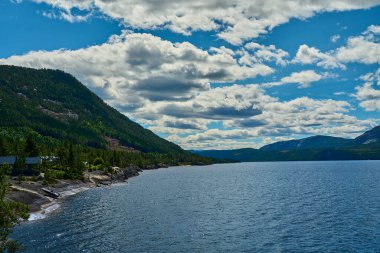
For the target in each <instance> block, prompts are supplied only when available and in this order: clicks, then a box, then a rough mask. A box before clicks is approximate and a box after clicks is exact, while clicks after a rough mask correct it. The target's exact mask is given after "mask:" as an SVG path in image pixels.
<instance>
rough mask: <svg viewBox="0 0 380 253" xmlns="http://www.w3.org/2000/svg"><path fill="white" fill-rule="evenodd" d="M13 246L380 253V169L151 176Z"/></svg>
mask: <svg viewBox="0 0 380 253" xmlns="http://www.w3.org/2000/svg"><path fill="white" fill-rule="evenodd" d="M12 237H13V238H15V239H18V240H19V241H20V242H21V243H23V245H24V246H25V248H26V250H25V252H380V161H336V162H335V161H334V162H271V163H241V164H222V165H211V166H199V167H198V166H194V167H174V168H167V169H159V170H152V171H144V172H143V173H141V175H140V176H138V177H135V178H131V179H129V180H128V183H127V184H117V185H113V186H111V187H104V188H95V189H91V190H88V191H85V192H82V193H79V194H78V195H75V196H71V197H68V198H67V200H66V201H64V202H63V203H62V206H61V210H59V212H56V213H54V214H53V215H52V216H50V217H48V218H47V219H44V220H40V221H33V222H29V223H25V224H22V225H21V226H19V227H17V228H16V229H15V231H14V233H13V235H12Z"/></svg>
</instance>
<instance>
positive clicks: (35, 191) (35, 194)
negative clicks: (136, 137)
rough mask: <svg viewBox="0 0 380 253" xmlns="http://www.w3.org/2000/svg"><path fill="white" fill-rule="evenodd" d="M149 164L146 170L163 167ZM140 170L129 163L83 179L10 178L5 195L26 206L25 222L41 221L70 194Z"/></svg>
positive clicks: (114, 181) (123, 178) (121, 180)
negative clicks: (50, 193) (49, 182)
mask: <svg viewBox="0 0 380 253" xmlns="http://www.w3.org/2000/svg"><path fill="white" fill-rule="evenodd" d="M165 167H167V166H160V167H158V166H157V167H153V166H151V167H148V168H145V169H147V170H152V169H159V168H165ZM141 171H142V169H141V168H139V167H137V166H129V167H126V168H123V169H120V168H117V167H115V171H114V173H112V174H110V173H105V172H104V171H92V172H86V173H85V174H84V178H83V180H69V179H61V180H57V182H56V183H55V184H52V185H48V186H46V185H43V183H42V180H40V181H22V182H21V183H19V182H18V181H17V180H15V179H10V187H9V192H8V195H7V197H8V198H9V199H10V200H13V201H18V202H21V203H24V204H26V205H28V206H29V208H30V212H29V215H30V216H29V219H28V220H25V222H31V221H36V220H42V219H45V218H47V217H48V216H49V215H51V214H53V213H54V212H56V211H58V210H59V209H60V208H61V203H62V202H63V201H64V200H65V199H66V198H67V197H69V196H73V195H76V194H79V193H81V192H84V191H87V190H89V189H93V188H96V187H104V186H110V185H114V184H117V183H126V182H127V180H128V179H129V178H131V177H135V176H138V175H139V172H141ZM42 188H48V189H50V190H52V191H53V192H55V193H58V194H59V197H58V198H52V197H50V196H48V195H47V194H46V193H45V192H44V191H43V190H42Z"/></svg>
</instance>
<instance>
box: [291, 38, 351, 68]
mask: <svg viewBox="0 0 380 253" xmlns="http://www.w3.org/2000/svg"><path fill="white" fill-rule="evenodd" d="M293 62H294V63H301V64H316V65H317V66H319V67H322V68H325V69H332V68H341V69H345V66H344V65H343V64H341V63H340V62H339V61H338V60H337V59H336V57H335V56H333V53H332V52H329V53H322V52H321V51H319V49H317V48H315V47H309V46H308V45H305V44H304V45H301V46H300V47H299V48H298V51H297V54H296V57H295V58H294V60H293Z"/></svg>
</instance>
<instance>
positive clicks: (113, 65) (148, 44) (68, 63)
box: [0, 32, 273, 111]
mask: <svg viewBox="0 0 380 253" xmlns="http://www.w3.org/2000/svg"><path fill="white" fill-rule="evenodd" d="M0 64H13V65H22V66H27V67H34V68H54V69H56V68H58V69H62V70H64V71H67V72H69V73H72V74H74V75H75V76H76V77H77V78H78V79H79V80H80V81H82V82H83V83H85V84H86V85H88V86H89V87H90V88H91V89H92V90H95V91H97V92H98V94H99V95H101V96H102V97H103V98H105V99H107V100H108V101H109V102H110V103H112V104H113V105H115V106H116V107H118V108H120V109H121V110H122V111H123V110H124V111H131V110H132V111H133V110H135V109H137V108H138V107H139V106H143V105H144V104H146V103H149V101H150V102H152V101H153V102H154V101H163V100H165V101H167V100H169V101H178V100H188V99H190V98H191V97H192V96H194V95H195V94H196V93H197V92H198V91H202V90H208V89H209V88H210V87H209V83H210V82H234V81H236V80H240V79H246V78H253V77H256V76H257V75H267V74H270V73H272V72H273V70H272V69H271V68H269V67H268V66H266V65H263V64H259V63H258V64H254V65H252V66H240V65H239V64H238V63H237V60H236V59H235V58H234V57H233V56H231V55H229V54H227V53H224V52H219V53H213V54H210V53H208V52H207V51H204V50H201V49H199V48H197V47H195V46H194V45H192V44H190V43H188V42H183V43H172V42H169V41H165V40H162V39H160V38H159V37H155V36H152V35H149V34H130V33H128V32H124V33H123V34H122V35H120V36H112V37H111V38H110V40H109V41H108V42H107V43H104V44H102V45H98V46H91V47H88V48H83V49H78V50H64V49H62V50H55V51H51V52H46V51H36V52H30V53H28V54H25V55H21V56H12V57H9V58H7V59H0ZM157 88H159V89H157Z"/></svg>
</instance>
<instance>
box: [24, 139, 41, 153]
mask: <svg viewBox="0 0 380 253" xmlns="http://www.w3.org/2000/svg"><path fill="white" fill-rule="evenodd" d="M24 153H25V155H26V156H38V154H39V151H38V147H37V145H36V143H35V142H34V140H33V138H32V136H31V135H29V136H28V138H27V139H26V143H25V149H24Z"/></svg>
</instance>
